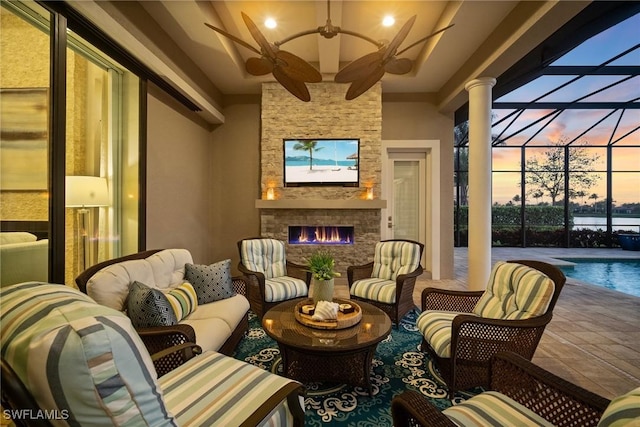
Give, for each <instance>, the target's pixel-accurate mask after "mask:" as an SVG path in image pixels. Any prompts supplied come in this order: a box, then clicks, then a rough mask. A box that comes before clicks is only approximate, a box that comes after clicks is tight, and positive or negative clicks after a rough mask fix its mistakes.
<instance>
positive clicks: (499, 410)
mask: <svg viewBox="0 0 640 427" xmlns="http://www.w3.org/2000/svg"><path fill="white" fill-rule="evenodd" d="M442 413H443V414H444V415H446V416H447V418H449V419H450V420H451V421H453V422H454V423H455V424H456V425H459V426H465V427H473V426H476V427H485V426H549V427H551V426H553V424H551V423H549V422H548V421H547V420H545V419H544V418H542V417H541V416H539V415H537V414H536V413H535V412H533V411H531V410H530V409H528V408H526V407H524V406H523V405H521V404H519V403H518V402H516V401H515V400H513V399H511V398H510V397H507V396H505V395H504V394H501V393H498V392H496V391H486V392H484V393H482V394H479V395H477V396H474V397H473V398H472V399H469V400H466V401H464V402H462V403H461V404H459V405H455V406H452V407H450V408H447V409H445V410H444V411H442Z"/></svg>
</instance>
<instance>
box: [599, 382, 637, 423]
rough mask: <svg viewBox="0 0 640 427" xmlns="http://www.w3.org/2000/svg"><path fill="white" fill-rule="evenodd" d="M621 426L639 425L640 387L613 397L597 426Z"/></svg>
mask: <svg viewBox="0 0 640 427" xmlns="http://www.w3.org/2000/svg"><path fill="white" fill-rule="evenodd" d="M622 426H629V427H631V426H640V387H638V388H635V389H633V390H631V391H630V392H629V393H625V394H623V395H622V396H618V397H616V398H615V399H613V400H612V401H611V403H609V406H607V409H605V410H604V413H603V414H602V418H600V422H599V423H598V427H622Z"/></svg>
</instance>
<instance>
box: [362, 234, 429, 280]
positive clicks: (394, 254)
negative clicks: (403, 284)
mask: <svg viewBox="0 0 640 427" xmlns="http://www.w3.org/2000/svg"><path fill="white" fill-rule="evenodd" d="M418 265H420V246H419V245H417V244H415V243H411V242H378V243H377V244H376V247H375V252H374V255H373V272H372V273H371V277H378V278H380V279H387V280H396V278H397V277H398V276H399V275H401V274H408V273H411V272H412V271H414V270H415V269H416V268H418Z"/></svg>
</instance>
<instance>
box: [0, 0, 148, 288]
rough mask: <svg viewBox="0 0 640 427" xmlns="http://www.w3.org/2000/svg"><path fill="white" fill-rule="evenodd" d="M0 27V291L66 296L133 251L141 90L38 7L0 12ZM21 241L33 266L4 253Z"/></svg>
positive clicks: (11, 6) (14, 6) (7, 7)
mask: <svg viewBox="0 0 640 427" xmlns="http://www.w3.org/2000/svg"><path fill="white" fill-rule="evenodd" d="M0 17H1V18H2V23H1V25H2V32H1V34H0V37H1V42H2V43H1V46H2V51H1V52H0V53H1V61H0V64H1V67H2V68H1V73H0V89H1V90H2V93H1V95H0V96H1V100H2V104H1V110H0V112H1V113H2V117H1V119H2V120H1V123H0V126H1V127H2V129H1V131H2V132H1V133H2V140H1V142H0V159H1V161H2V165H1V166H2V168H1V170H0V178H1V180H0V213H1V216H2V232H3V233H2V241H0V245H1V246H0V250H2V253H1V255H0V263H1V265H0V270H2V271H3V278H2V285H3V286H5V285H8V284H11V283H16V282H20V281H26V280H42V281H55V282H64V283H65V284H67V285H71V286H73V285H74V279H75V277H76V276H77V275H78V274H79V273H80V272H82V271H83V270H84V269H85V268H88V267H89V266H90V265H93V264H95V263H97V262H100V261H103V260H106V259H110V258H113V257H116V256H120V255H122V254H126V253H133V252H136V251H137V250H138V241H139V211H140V206H141V204H140V200H139V194H140V190H139V189H140V179H139V177H140V164H139V162H140V154H139V153H140V135H141V131H140V110H141V109H140V88H141V82H140V79H139V78H138V77H137V76H136V75H134V74H133V73H132V72H130V71H128V70H127V69H126V67H124V66H122V65H120V64H118V62H117V61H115V60H113V59H112V58H111V57H109V55H106V54H105V53H104V52H102V51H100V50H99V49H97V48H95V47H94V46H93V45H92V44H91V43H89V42H88V41H86V40H84V39H83V38H82V37H80V36H78V35H77V34H76V33H75V32H74V31H73V28H66V22H67V21H66V20H65V19H64V18H62V19H59V18H60V15H57V14H56V13H55V12H50V11H48V10H46V9H45V8H43V7H42V6H40V5H38V4H37V3H35V2H31V1H25V2H2V7H1V8H0ZM53 22H55V25H54V24H52V23H53ZM56 25H57V26H58V27H57V28H56V29H57V31H51V28H52V27H54V26H56ZM61 27H63V28H61ZM52 34H55V35H56V38H55V40H52V36H51V35H52ZM57 46H63V48H62V49H58V50H56V47H57ZM52 58H56V60H55V61H54V60H52ZM60 58H62V59H60ZM51 76H54V77H53V82H52V77H51ZM56 76H66V77H64V78H63V79H60V78H59V77H56ZM62 154H64V155H63V156H62ZM57 171H60V174H57V173H58V172H57ZM61 171H64V177H63V176H62V175H61ZM52 176H55V177H56V178H55V180H56V181H59V182H58V184H56V183H54V182H52V178H51V177H52ZM65 177H66V178H65ZM63 195H64V197H62V196H63ZM57 212H60V215H57ZM62 212H64V215H62ZM58 218H60V220H58ZM6 232H13V233H12V234H11V235H8V234H5V233H6ZM16 232H19V233H20V232H22V233H21V234H16ZM24 232H28V233H29V234H32V235H34V236H35V239H37V240H36V241H35V242H33V244H32V245H28V244H26V243H27V242H19V243H20V244H22V246H24V248H26V247H28V246H37V248H38V256H37V257H33V256H30V255H28V254H27V255H25V256H23V257H22V258H19V257H16V256H14V252H15V253H17V251H9V250H7V249H12V248H13V247H3V246H4V245H2V243H3V242H4V240H7V242H8V241H9V240H10V238H11V239H18V238H20V237H21V238H25V239H30V238H31V237H29V236H28V235H27V234H24ZM56 236H60V237H56ZM52 239H53V240H52ZM63 241H64V242H63ZM23 243H24V244H23ZM12 244H15V243H13V242H12ZM53 247H55V248H56V249H57V250H56V251H54V250H53V249H52V248H53ZM24 248H23V250H27V249H24ZM62 248H63V249H62ZM30 250H31V249H30ZM60 252H64V256H63V257H61V256H60ZM43 254H44V255H43ZM54 255H55V256H54ZM51 259H54V260H56V259H57V260H62V261H63V262H61V263H60V262H57V261H56V262H54V263H53V266H52V265H50V264H51ZM11 270H16V271H20V272H21V275H19V276H15V275H14V276H12V277H7V278H5V277H4V272H5V271H6V272H9V271H11ZM52 276H53V277H52Z"/></svg>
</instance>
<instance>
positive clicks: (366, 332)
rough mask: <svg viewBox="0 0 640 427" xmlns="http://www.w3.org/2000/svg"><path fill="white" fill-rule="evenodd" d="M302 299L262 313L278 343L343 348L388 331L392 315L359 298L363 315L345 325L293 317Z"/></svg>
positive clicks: (364, 343)
mask: <svg viewBox="0 0 640 427" xmlns="http://www.w3.org/2000/svg"><path fill="white" fill-rule="evenodd" d="M302 300H304V298H302V299H294V300H290V301H285V302H283V303H282V304H278V305H277V306H275V307H273V308H272V309H270V310H269V311H267V312H266V313H265V315H264V316H263V318H262V327H263V328H264V330H265V332H266V333H267V335H269V336H270V337H271V338H273V339H274V340H276V341H277V342H278V343H281V344H284V345H287V346H291V347H294V348H297V349H304V350H310V351H315V352H327V353H334V352H344V351H351V350H358V349H362V348H364V347H369V346H371V345H374V344H377V343H378V342H380V341H382V340H383V339H384V338H386V337H387V335H389V333H390V332H391V319H389V316H387V315H386V313H384V312H383V311H382V310H380V309H379V308H377V307H374V306H373V305H371V304H368V303H366V302H362V301H358V305H359V306H360V308H362V319H361V320H360V322H359V323H357V324H356V325H354V326H351V327H349V328H345V329H337V330H332V329H317V328H312V327H309V326H305V325H303V324H302V323H300V322H299V321H298V320H296V317H295V312H294V309H295V306H296V304H298V303H299V302H300V301H302Z"/></svg>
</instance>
